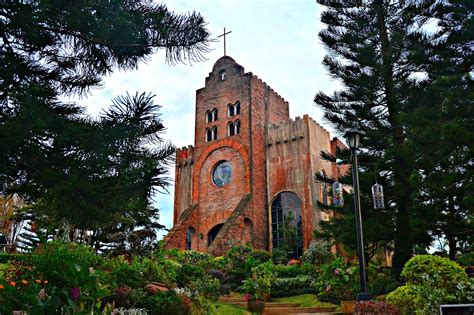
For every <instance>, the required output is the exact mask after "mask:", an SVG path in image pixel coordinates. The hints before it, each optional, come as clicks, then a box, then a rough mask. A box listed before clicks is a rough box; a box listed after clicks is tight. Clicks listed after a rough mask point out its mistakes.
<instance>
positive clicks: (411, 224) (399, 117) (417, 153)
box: [315, 0, 474, 277]
mask: <svg viewBox="0 0 474 315" xmlns="http://www.w3.org/2000/svg"><path fill="white" fill-rule="evenodd" d="M318 2H319V3H320V4H322V5H324V6H325V9H326V10H325V11H324V12H323V13H322V15H321V22H322V23H324V24H326V25H327V27H326V28H325V29H324V30H322V31H321V32H320V33H319V38H320V40H321V41H322V42H323V43H324V45H325V46H326V48H327V50H328V52H329V53H328V55H327V56H325V57H324V59H323V64H324V65H325V67H326V68H327V69H328V71H329V72H330V73H331V75H332V76H334V77H335V78H337V79H338V80H340V81H341V82H342V87H341V89H339V90H338V91H335V92H334V93H331V94H328V93H324V92H319V93H317V95H316V96H315V102H316V103H317V104H318V105H319V106H321V107H322V108H323V110H324V112H325V114H324V116H325V118H326V119H327V120H328V121H330V122H331V123H332V124H333V127H334V128H335V129H336V130H337V131H338V132H339V133H340V134H343V133H344V131H345V130H346V129H348V128H351V127H358V128H359V129H360V130H361V131H363V132H364V133H365V135H364V137H362V139H361V142H360V148H361V150H360V151H359V161H360V188H361V189H360V190H361V204H362V207H361V208H362V209H363V214H362V215H363V217H364V239H365V241H366V243H367V247H366V253H367V256H368V258H369V259H370V258H371V257H373V255H374V254H375V253H377V251H379V250H382V252H383V251H385V250H390V251H391V250H394V256H393V270H394V274H395V275H396V276H397V277H398V276H399V274H400V273H401V270H402V269H403V266H404V264H405V263H406V262H407V261H408V260H409V259H410V258H411V256H412V254H413V249H414V247H415V246H417V245H418V246H420V247H423V248H428V247H430V246H431V245H432V242H433V241H435V240H437V239H443V240H446V241H447V242H446V243H447V244H446V245H447V247H449V255H450V258H451V259H453V260H454V259H456V255H457V254H458V253H459V252H460V251H461V252H462V251H466V252H467V251H468V250H469V249H468V248H469V246H470V244H472V234H473V233H472V230H473V221H472V219H471V218H472V215H473V212H472V209H474V207H472V205H473V204H474V203H473V200H474V198H473V197H472V196H474V193H473V191H474V190H473V188H474V186H473V185H472V176H473V170H472V156H473V146H472V145H471V144H472V143H473V141H474V139H473V133H472V132H470V130H472V129H473V127H474V123H473V122H474V119H473V118H474V113H473V111H472V110H471V109H470V107H472V102H471V100H472V98H473V91H474V90H473V88H472V86H473V85H472V83H473V78H472V67H471V65H472V62H473V56H474V53H473V51H472V49H471V46H472V36H471V35H470V34H472V33H473V25H474V24H473V23H472V21H473V17H472V15H471V14H469V12H471V11H472V4H471V2H472V1H469V0H460V1H435V2H433V1H415V2H410V3H407V2H406V1H392V2H390V4H389V5H388V2H386V1H375V0H372V1H364V2H355V3H354V2H353V1H346V2H344V1H328V0H318ZM415 25H416V26H415ZM432 29H436V31H431V30H432ZM416 74H417V75H416ZM419 74H423V75H422V76H418V75H419ZM434 135H435V136H434ZM349 155H350V153H349V152H348V150H343V149H341V150H338V152H336V154H335V155H332V154H329V153H327V152H326V153H323V156H324V158H325V159H327V160H329V161H332V162H335V160H336V159H337V158H340V159H342V160H347V159H348V158H349ZM374 178H376V179H377V181H378V182H379V183H380V184H382V185H383V187H384V193H385V196H386V204H385V209H381V210H374V209H373V204H372V200H371V196H370V188H371V186H372V185H373V184H374ZM340 181H341V182H343V183H346V184H352V183H351V179H350V174H347V176H344V177H343V178H342V179H340ZM347 197H350V196H347ZM388 199H389V200H390V201H389V202H388ZM348 201H349V202H348ZM352 206H353V205H352V204H351V202H350V198H345V206H344V207H343V208H340V209H339V208H331V207H326V208H327V210H331V211H335V212H336V214H338V215H336V216H334V218H333V219H331V220H330V222H322V224H321V227H322V232H323V233H322V234H323V235H322V236H323V237H324V238H325V239H327V240H330V239H334V240H335V241H336V242H338V243H342V244H344V245H345V248H349V249H353V248H355V239H354V235H355V233H354V226H355V225H354V215H353V214H351V211H352V209H353V208H352ZM428 218H429V219H428Z"/></svg>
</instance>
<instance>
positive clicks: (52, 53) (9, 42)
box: [0, 0, 210, 254]
mask: <svg viewBox="0 0 474 315" xmlns="http://www.w3.org/2000/svg"><path fill="white" fill-rule="evenodd" d="M0 17H1V18H0V25H1V26H0V29H1V37H2V45H0V56H2V58H1V60H0V68H1V69H2V80H1V81H0V106H1V109H2V110H1V113H2V114H1V116H0V134H2V135H5V136H2V139H1V147H2V150H1V152H0V193H1V194H2V195H6V194H8V193H10V192H12V193H18V195H19V196H21V197H22V198H24V199H25V200H28V202H29V203H30V207H29V208H28V209H25V211H22V213H19V215H18V217H17V220H19V221H25V220H31V221H34V222H35V224H37V225H38V226H39V229H36V231H33V230H31V231H29V232H31V233H28V234H29V235H28V236H27V237H25V239H26V242H28V243H29V244H27V245H33V246H36V245H37V240H38V237H37V236H38V235H34V234H37V233H39V232H42V231H44V230H47V231H48V232H51V231H54V229H57V228H58V227H59V226H60V225H61V224H62V223H64V222H66V223H68V224H70V225H71V226H72V227H71V228H72V231H71V233H70V235H78V234H82V236H81V237H79V238H78V239H76V240H75V241H78V242H86V240H85V239H84V237H85V236H86V235H84V234H83V233H80V232H83V231H84V230H88V231H89V232H94V233H92V234H91V235H87V237H88V238H92V239H89V240H87V241H89V243H92V244H94V246H95V247H96V248H99V247H103V248H102V251H104V252H105V251H113V250H114V249H117V250H118V251H120V252H123V251H127V252H129V253H135V254H136V253H140V254H144V253H147V252H149V251H150V250H151V248H152V247H153V244H154V242H155V241H156V240H155V239H154V238H155V236H156V235H154V230H155V229H157V228H160V227H162V226H161V225H160V224H158V223H157V222H158V209H157V208H156V207H154V205H153V203H152V201H151V198H150V196H151V195H152V194H153V193H155V192H156V190H157V189H166V187H167V186H168V185H169V179H168V178H167V177H166V174H167V166H168V165H169V164H170V163H171V162H172V157H173V154H174V151H175V150H174V147H173V145H171V144H170V143H167V142H165V141H163V139H162V138H161V135H162V133H163V132H164V126H163V124H162V121H161V118H160V116H159V113H158V111H159V106H158V105H157V104H155V103H154V102H153V96H152V95H147V94H146V93H143V94H139V93H137V94H135V95H128V94H127V95H126V96H123V97H118V98H116V99H114V100H113V101H112V102H113V104H112V106H111V107H110V108H108V109H105V110H104V111H103V113H101V115H100V116H99V117H97V118H92V117H90V116H87V115H86V113H85V108H84V107H82V106H79V105H78V104H76V103H74V102H70V101H69V102H65V101H63V100H64V96H65V95H66V96H67V95H74V96H86V95H87V92H88V91H89V90H90V89H91V88H93V87H97V86H100V85H101V83H102V77H103V76H106V75H109V74H111V73H112V71H113V70H115V69H117V68H118V69H121V70H131V69H135V68H136V67H137V65H138V64H139V62H141V61H144V60H147V59H148V58H149V56H150V55H151V54H152V53H153V52H154V51H155V50H156V49H164V50H166V59H167V61H168V62H171V63H174V62H177V61H182V60H187V59H190V60H193V61H197V60H200V59H201V54H202V53H204V52H206V51H207V42H208V41H209V36H210V33H209V32H208V31H207V30H206V29H205V21H204V19H203V18H202V17H201V16H200V15H199V14H198V13H194V12H193V13H189V14H188V13H186V14H183V15H177V14H174V13H173V12H170V11H169V10H168V9H167V8H166V6H165V5H164V4H152V3H150V2H148V1H144V0H142V1H133V2H129V1H107V2H101V1H83V0H81V1H78V2H74V3H73V2H69V1H59V0H45V1H41V3H40V2H35V1H33V2H8V3H7V2H6V3H2V5H1V6H0ZM24 161H28V163H25V162H24ZM136 227H140V229H137V228H136ZM27 232H28V231H27ZM74 232H78V233H74ZM125 240H127V241H125ZM104 244H107V246H103V245H104Z"/></svg>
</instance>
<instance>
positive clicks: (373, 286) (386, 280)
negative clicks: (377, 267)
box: [368, 273, 400, 296]
mask: <svg viewBox="0 0 474 315" xmlns="http://www.w3.org/2000/svg"><path fill="white" fill-rule="evenodd" d="M368 285H369V288H368V291H369V292H370V294H372V295H373V296H377V295H386V294H388V293H390V292H392V291H393V290H395V289H396V288H398V287H399V286H400V283H399V282H398V281H397V280H395V279H394V278H392V277H390V276H388V275H386V274H383V273H382V274H376V275H375V276H374V277H373V278H372V279H370V281H369V282H368Z"/></svg>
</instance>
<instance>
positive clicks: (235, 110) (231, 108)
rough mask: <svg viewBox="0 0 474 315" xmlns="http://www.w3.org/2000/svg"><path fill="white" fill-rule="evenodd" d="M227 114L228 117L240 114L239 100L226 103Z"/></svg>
mask: <svg viewBox="0 0 474 315" xmlns="http://www.w3.org/2000/svg"><path fill="white" fill-rule="evenodd" d="M227 114H228V115H229V117H232V116H236V115H240V102H239V101H237V102H235V103H234V104H229V105H227Z"/></svg>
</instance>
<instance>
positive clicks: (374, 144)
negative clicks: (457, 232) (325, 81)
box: [315, 0, 428, 275]
mask: <svg viewBox="0 0 474 315" xmlns="http://www.w3.org/2000/svg"><path fill="white" fill-rule="evenodd" d="M318 2H319V3H320V4H322V5H324V6H325V7H326V8H327V10H326V11H325V12H323V14H322V16H321V20H322V22H323V23H325V24H326V25H327V28H326V29H325V30H323V31H321V32H320V34H319V37H320V39H321V40H322V42H323V43H324V44H325V46H326V48H327V49H328V51H329V54H328V55H327V56H325V58H324V60H323V64H324V65H325V66H326V68H327V69H328V70H329V72H330V74H331V75H332V76H333V77H334V78H336V79H338V80H340V81H341V82H342V84H343V89H342V90H341V91H336V92H334V93H333V94H332V95H327V94H325V93H322V92H319V93H318V94H317V95H316V97H315V102H316V103H317V104H318V105H320V106H321V107H322V108H323V109H324V111H325V118H326V119H327V120H329V121H330V122H331V123H332V124H333V125H334V127H335V128H336V129H337V130H338V131H339V132H340V133H341V134H342V133H343V132H344V130H345V129H347V128H349V127H354V126H356V127H358V128H359V129H361V130H362V131H363V132H365V134H366V135H365V136H364V138H363V139H362V142H361V151H360V162H361V163H362V165H361V166H362V167H361V172H362V173H364V172H365V173H367V174H365V175H363V176H361V179H363V178H364V177H365V178H368V179H371V181H373V179H374V178H375V176H374V175H373V172H374V170H377V171H378V172H381V173H380V174H381V175H382V176H381V177H382V178H381V179H380V180H381V181H383V182H384V183H385V196H386V211H388V212H389V213H393V214H394V216H393V221H392V223H393V228H394V231H395V233H394V237H393V244H394V251H395V252H394V257H393V270H394V272H395V274H396V275H397V274H399V273H400V272H401V270H402V268H403V265H404V264H405V262H406V261H407V260H408V259H409V258H410V257H411V255H412V253H413V247H414V245H415V244H416V242H418V241H421V240H423V239H424V236H425V235H424V233H423V232H422V233H420V234H419V233H418V231H417V230H416V229H415V227H416V226H414V223H413V211H414V196H413V192H414V191H415V189H416V188H415V187H414V186H413V183H412V181H411V176H412V174H413V171H414V168H415V164H414V162H415V161H414V156H413V154H412V152H413V148H412V147H411V142H410V141H409V140H408V138H407V130H406V122H405V121H404V117H405V116H406V115H407V113H409V112H410V111H411V110H412V108H411V106H412V104H411V103H409V102H408V100H409V98H410V95H411V91H412V90H413V86H414V83H413V80H412V78H413V75H414V74H415V73H417V72H420V71H423V70H424V68H425V65H424V64H418V63H415V62H413V60H411V57H412V55H411V52H410V47H411V41H410V40H409V38H410V37H409V36H410V34H411V33H414V32H416V30H418V29H419V28H420V27H421V26H422V25H423V24H424V23H425V22H426V21H427V20H428V18H427V17H425V16H423V15H421V14H418V12H421V11H422V10H423V9H424V7H423V6H424V5H428V4H427V3H421V4H419V5H417V4H416V3H414V2H406V1H388V0H373V1H335V0H318ZM364 164H366V165H370V166H369V167H364ZM371 173H372V174H371ZM380 174H377V175H380ZM363 186H364V185H363ZM366 186H367V185H366Z"/></svg>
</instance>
